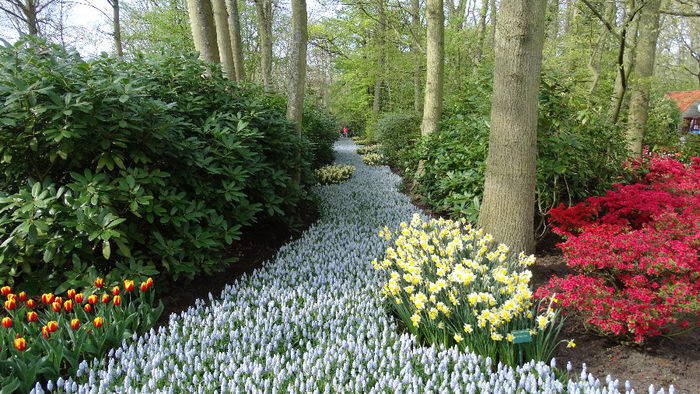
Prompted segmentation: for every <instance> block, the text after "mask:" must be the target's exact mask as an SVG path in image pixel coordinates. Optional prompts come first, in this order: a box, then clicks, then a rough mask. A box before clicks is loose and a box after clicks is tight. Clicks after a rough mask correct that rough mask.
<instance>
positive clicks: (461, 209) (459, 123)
mask: <svg viewBox="0 0 700 394" xmlns="http://www.w3.org/2000/svg"><path fill="white" fill-rule="evenodd" d="M571 84H572V82H571V81H570V80H567V79H565V78H562V77H560V76H558V75H557V74H556V73H545V74H544V75H543V78H542V84H541V87H540V108H539V120H538V137H537V138H538V147H537V152H538V153H537V174H538V175H537V190H536V197H537V204H538V208H539V216H540V219H543V218H544V216H545V215H546V213H547V211H548V210H549V208H551V207H554V206H557V205H558V204H559V203H560V202H567V203H569V202H578V201H582V200H584V199H585V198H586V197H588V196H590V195H597V194H601V193H604V191H605V190H606V189H605V188H606V187H609V186H611V185H612V183H614V182H615V180H616V178H617V177H618V176H619V175H620V171H621V166H620V163H621V161H622V160H623V159H624V158H625V156H626V150H625V149H626V148H625V145H624V138H623V136H622V134H621V131H620V130H619V129H617V128H613V127H611V126H610V125H609V124H608V123H607V118H606V116H605V114H601V110H600V109H592V108H589V107H587V105H586V103H585V102H584V101H583V100H580V99H576V98H574V97H572V95H571V94H568V92H569V90H570V89H571V88H572V85H571ZM487 86H488V79H487V78H483V79H481V80H477V81H474V82H472V88H470V89H467V90H465V91H464V92H463V94H462V95H459V96H456V97H453V98H452V100H451V102H450V103H449V105H447V106H446V108H445V114H444V115H443V122H442V130H441V131H440V132H438V133H433V134H432V135H429V136H427V137H425V138H423V139H422V140H421V143H420V144H419V145H418V147H417V149H416V150H415V153H414V155H413V156H412V158H411V162H410V166H409V169H408V171H407V174H408V176H409V177H410V176H413V175H416V174H415V172H416V171H417V169H418V163H419V161H420V160H423V167H422V169H421V170H422V171H421V172H420V173H418V174H417V180H418V185H417V187H416V189H415V190H416V192H417V193H418V194H419V195H420V196H421V197H422V198H423V199H425V200H426V201H427V202H428V203H429V204H430V205H431V207H433V209H435V210H437V211H439V212H445V213H447V214H449V215H452V216H460V217H466V218H467V219H469V220H470V221H472V222H474V221H476V219H477V217H478V211H479V203H480V200H481V196H482V193H483V185H484V174H485V170H486V156H487V154H488V133H489V129H490V125H489V112H490V109H489V106H490V97H489V95H488V94H487V93H488V90H487V89H488V87H487ZM540 225H544V221H542V220H540Z"/></svg>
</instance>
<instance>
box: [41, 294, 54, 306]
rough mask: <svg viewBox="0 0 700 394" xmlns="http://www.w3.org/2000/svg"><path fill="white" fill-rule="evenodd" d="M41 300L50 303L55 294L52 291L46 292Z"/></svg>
mask: <svg viewBox="0 0 700 394" xmlns="http://www.w3.org/2000/svg"><path fill="white" fill-rule="evenodd" d="M41 302H43V303H44V304H50V303H52V302H53V294H51V293H44V294H42V295H41Z"/></svg>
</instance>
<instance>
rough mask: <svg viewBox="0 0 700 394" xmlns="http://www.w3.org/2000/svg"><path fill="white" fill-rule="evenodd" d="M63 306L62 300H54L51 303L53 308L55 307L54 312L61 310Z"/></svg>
mask: <svg viewBox="0 0 700 394" xmlns="http://www.w3.org/2000/svg"><path fill="white" fill-rule="evenodd" d="M62 307H63V305H61V303H60V302H54V303H53V304H51V309H53V311H54V312H60V311H61V308H62Z"/></svg>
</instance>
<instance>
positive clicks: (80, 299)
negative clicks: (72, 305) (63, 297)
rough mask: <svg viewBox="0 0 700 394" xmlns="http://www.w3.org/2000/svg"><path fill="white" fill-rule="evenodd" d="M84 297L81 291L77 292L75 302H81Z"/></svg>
mask: <svg viewBox="0 0 700 394" xmlns="http://www.w3.org/2000/svg"><path fill="white" fill-rule="evenodd" d="M84 298H85V296H84V295H83V293H78V294H76V295H75V302H76V303H78V304H82V303H83V299H84Z"/></svg>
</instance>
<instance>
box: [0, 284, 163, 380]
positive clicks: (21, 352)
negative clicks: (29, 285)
mask: <svg viewBox="0 0 700 394" xmlns="http://www.w3.org/2000/svg"><path fill="white" fill-rule="evenodd" d="M152 286H153V280H152V279H151V278H149V279H148V280H147V281H145V282H142V283H141V285H140V286H139V289H140V291H139V293H138V294H135V293H136V291H137V290H135V289H134V287H135V286H134V282H133V281H131V280H125V281H124V282H123V287H121V288H120V287H119V286H118V285H115V286H113V287H112V288H111V289H110V288H108V287H105V283H104V280H103V279H102V278H98V279H96V280H95V287H94V288H91V289H84V290H83V291H80V292H79V291H77V290H75V289H70V290H68V291H67V293H66V295H65V298H64V297H59V296H55V295H54V294H51V293H45V294H42V295H41V299H40V300H41V301H39V298H38V297H36V299H35V298H31V297H28V296H27V294H26V293H25V292H19V293H17V294H15V293H13V292H12V289H11V288H10V287H9V286H4V287H2V289H1V290H0V293H1V294H2V296H4V297H6V301H5V310H4V311H3V312H4V317H3V318H2V326H3V328H0V360H1V361H0V386H1V387H3V389H4V390H8V392H12V391H13V390H20V391H21V392H28V391H29V389H30V388H31V387H32V386H34V383H35V381H36V380H43V381H46V380H49V379H56V378H58V377H59V376H60V375H61V374H62V373H65V372H69V373H74V372H75V371H77V369H78V364H79V362H80V361H82V360H83V359H93V358H98V359H99V358H102V357H103V356H104V355H105V353H106V351H107V350H108V349H109V348H112V347H114V346H118V345H119V344H120V343H121V342H122V340H123V339H125V338H129V337H131V336H132V334H134V333H136V332H141V333H143V332H146V331H147V330H149V329H150V328H151V327H152V326H153V325H154V324H155V322H156V319H158V316H160V314H161V312H162V311H163V304H162V303H160V304H159V306H158V307H156V308H154V307H153V297H154V292H153V290H150V289H151V287H152ZM88 290H89V291H90V292H91V293H92V294H89V295H88V293H87V292H88Z"/></svg>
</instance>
